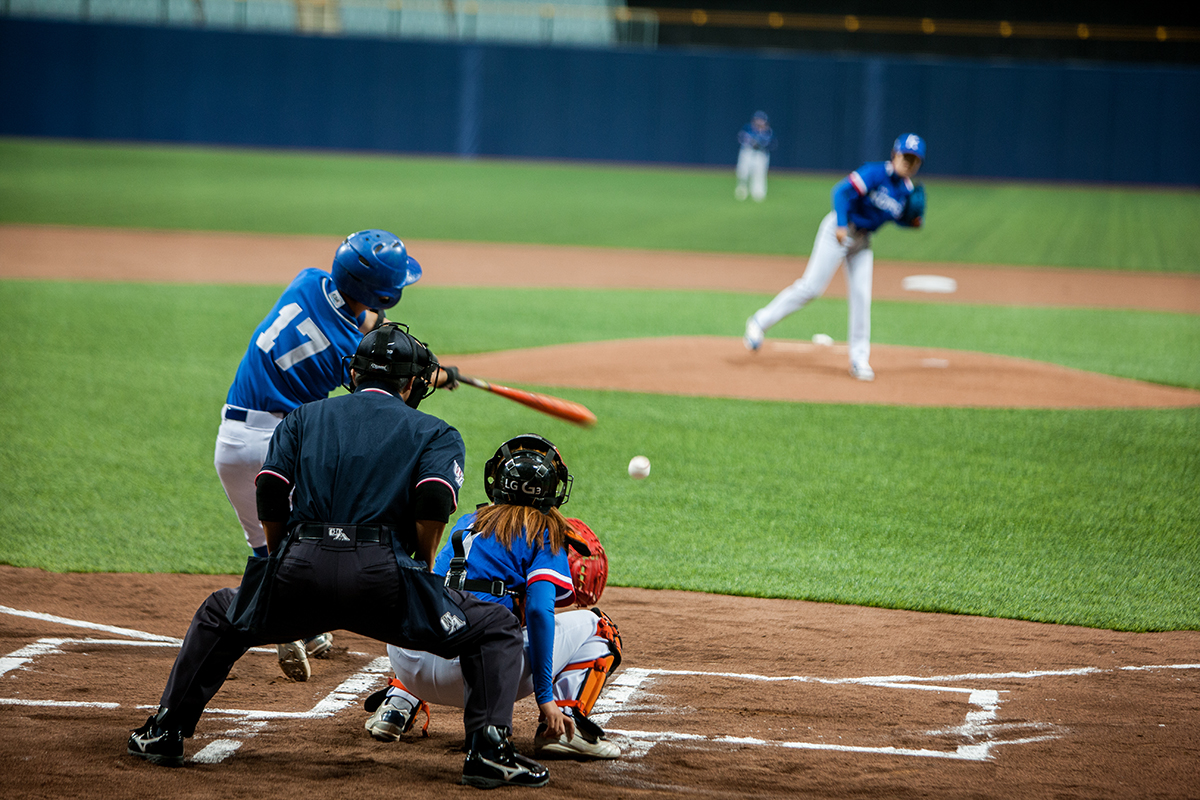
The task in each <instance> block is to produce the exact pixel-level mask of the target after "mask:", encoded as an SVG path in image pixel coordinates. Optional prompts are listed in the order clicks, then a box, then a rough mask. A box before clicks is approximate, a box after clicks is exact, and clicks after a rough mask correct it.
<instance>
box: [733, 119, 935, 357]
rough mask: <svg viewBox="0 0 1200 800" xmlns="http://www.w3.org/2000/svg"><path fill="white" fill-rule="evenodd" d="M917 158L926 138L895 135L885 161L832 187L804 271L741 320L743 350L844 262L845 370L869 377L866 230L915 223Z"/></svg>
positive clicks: (757, 343)
mask: <svg viewBox="0 0 1200 800" xmlns="http://www.w3.org/2000/svg"><path fill="white" fill-rule="evenodd" d="M924 161H925V141H924V140H923V139H922V138H921V137H920V136H917V135H916V134H915V133H905V134H901V136H900V138H898V139H896V142H895V144H893V145H892V155H891V159H890V160H888V161H872V162H869V163H867V164H863V165H862V166H861V167H859V168H858V169H856V170H855V171H854V172H851V173H850V174H849V175H847V176H846V177H845V178H843V179H842V180H841V181H839V182H838V183H837V184H836V185H835V186H834V187H833V210H832V211H830V212H829V213H828V214H826V215H825V218H824V219H823V220H821V226H820V227H819V228H818V229H817V238H816V241H815V242H813V248H812V254H811V255H810V256H809V257H808V266H807V267H806V268H805V270H804V275H802V276H801V277H800V280H798V281H796V282H795V283H793V284H792V285H791V286H789V287H787V288H786V289H784V290H783V291H782V292H780V293H779V294H778V295H776V297H775V299H774V300H772V301H771V302H770V303H768V304H767V305H766V306H765V307H763V308H760V309H759V310H758V311H756V312H754V314H753V315H752V316H751V317H750V319H748V320H746V331H745V334H744V336H743V342H744V343H745V345H746V349H748V350H751V351H756V350H758V349H759V348H760V347H762V343H763V338H764V337H765V335H766V331H768V330H770V328H771V326H773V325H774V324H775V323H777V322H779V321H780V320H781V319H783V318H784V317H786V316H787V315H788V314H791V313H792V312H794V311H799V310H800V309H801V308H804V306H805V305H807V304H808V302H809V301H810V300H812V299H814V298H816V297H820V296H821V294H822V293H823V292H824V291H825V287H827V286H828V285H829V281H830V279H831V278H832V277H833V273H834V272H836V271H837V268H838V265H839V264H841V263H843V262H845V264H846V290H847V294H848V296H849V305H850V323H849V327H850V374H851V375H852V376H854V377H855V378H858V379H859V380H860V381H872V380H875V372H874V371H873V370H872V369H871V277H872V273H873V272H874V268H875V254H874V253H873V252H872V251H871V234H872V233H873V232H874V231H876V230H878V229H879V227H880V226H881V225H883V224H884V223H886V222H895V223H896V224H897V225H903V226H905V227H910V228H919V227H921V220H922V217H923V215H924V214H925V189H924V188H923V187H922V186H920V185H919V184H914V183H913V181H912V179H913V176H915V175H916V174H917V171H918V170H919V169H921V164H922V163H924Z"/></svg>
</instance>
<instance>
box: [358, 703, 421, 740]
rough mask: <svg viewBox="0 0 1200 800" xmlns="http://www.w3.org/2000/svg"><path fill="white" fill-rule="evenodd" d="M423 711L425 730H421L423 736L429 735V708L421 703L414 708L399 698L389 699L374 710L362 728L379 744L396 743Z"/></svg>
mask: <svg viewBox="0 0 1200 800" xmlns="http://www.w3.org/2000/svg"><path fill="white" fill-rule="evenodd" d="M422 709H423V710H424V711H425V717H426V721H425V728H424V729H422V732H423V733H424V735H426V736H428V735H429V730H428V728H429V719H428V718H429V706H428V705H426V704H425V703H423V702H422V703H421V704H420V705H418V706H414V705H413V704H412V703H410V702H408V701H407V700H404V699H402V698H399V697H389V698H387V699H386V700H384V701H383V703H382V704H381V705H380V706H379V708H377V709H375V713H374V714H372V715H371V716H370V717H368V718H367V721H366V722H365V723H363V727H364V728H366V729H367V733H369V734H371V738H372V739H375V740H377V741H380V742H398V741H400V737H401V736H403V735H404V734H406V733H408V732H409V731H411V730H412V727H413V725H414V724H415V723H416V721H417V713H418V712H419V711H421V710H422Z"/></svg>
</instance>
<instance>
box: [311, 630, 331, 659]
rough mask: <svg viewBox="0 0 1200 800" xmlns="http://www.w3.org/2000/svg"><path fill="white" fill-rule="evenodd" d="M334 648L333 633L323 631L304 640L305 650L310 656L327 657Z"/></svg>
mask: <svg viewBox="0 0 1200 800" xmlns="http://www.w3.org/2000/svg"><path fill="white" fill-rule="evenodd" d="M332 649H333V634H332V633H321V634H317V635H316V636H314V637H312V638H311V639H305V640H304V652H305V653H307V654H308V657H309V658H325V657H327V656H328V655H329V651H330V650H332Z"/></svg>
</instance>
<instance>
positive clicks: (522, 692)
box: [365, 434, 621, 759]
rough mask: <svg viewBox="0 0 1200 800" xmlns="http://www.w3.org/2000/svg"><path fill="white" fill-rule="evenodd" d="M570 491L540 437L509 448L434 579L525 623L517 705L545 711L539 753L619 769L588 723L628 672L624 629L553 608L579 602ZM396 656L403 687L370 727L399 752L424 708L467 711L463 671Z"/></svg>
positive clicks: (596, 614) (424, 656)
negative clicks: (610, 685) (525, 701)
mask: <svg viewBox="0 0 1200 800" xmlns="http://www.w3.org/2000/svg"><path fill="white" fill-rule="evenodd" d="M571 485H572V477H571V475H570V473H569V472H568V471H567V468H566V465H565V464H564V463H563V461H562V457H561V455H560V454H559V452H558V449H557V448H556V447H555V446H554V445H553V444H552V443H551V442H549V441H548V440H546V439H544V438H542V437H541V436H536V435H534V434H526V435H524V436H518V437H515V438H513V439H510V440H508V441H507V442H505V443H504V444H502V445H501V446H500V448H499V449H498V450H497V451H496V454H495V455H494V456H493V457H492V458H491V460H489V461H488V462H487V465H486V466H485V468H484V487H485V489H486V491H487V495H488V499H489V500H491V501H492V503H491V504H489V505H487V506H483V507H481V508H480V509H478V510H477V511H476V512H475V513H473V514H467V515H465V516H463V517H462V518H461V519H459V521H458V522H457V523H456V524H455V526H454V529H453V531H452V532H451V534H450V542H449V544H447V546H446V547H444V548H443V549H442V552H441V553H440V554H439V555H438V557H437V561H436V563H435V564H434V572H436V573H438V574H439V575H446V576H447V577H446V584H447V585H448V586H450V587H452V588H458V587H459V585H460V584H461V588H465V589H467V590H469V591H471V592H473V593H474V594H475V595H476V596H478V597H479V598H480V599H481V600H487V601H490V602H495V603H500V604H502V605H504V606H505V607H506V608H508V609H510V610H512V611H513V612H514V613H516V614H517V615H518V617H519V618H521V617H523V622H524V634H525V663H524V669H523V671H522V675H521V684H520V689H519V691H518V697H519V698H520V697H526V696H528V695H531V694H532V695H534V696H535V698H536V699H537V704H538V708H539V710H540V712H541V722H540V723H539V726H538V730H537V733H536V735H535V737H534V743H535V746H536V747H537V748H538V749H539V750H540V751H544V752H548V753H559V754H565V755H570V756H574V757H584V758H601V759H609V758H617V757H618V756H619V755H620V753H621V751H620V749H619V748H618V747H617V746H616V745H615V744H613V743H612V742H610V741H609V740H608V739H606V738H605V736H604V731H603V730H601V729H600V727H599V726H597V725H596V724H595V723H593V722H592V721H591V720H590V719H588V717H587V714H588V713H589V712H590V711H591V709H592V706H593V705H594V704H595V702H596V700H597V698H598V697H599V695H600V690H601V689H602V688H603V686H604V681H605V680H606V678H607V676H608V674H609V672H610V671H611V670H612V669H614V668H615V667H616V665H617V664H619V663H620V658H621V638H620V634H619V632H618V631H617V626H616V624H615V623H613V621H612V620H611V619H609V617H608V616H607V615H606V614H604V613H603V612H601V611H600V610H599V609H592V610H590V611H588V610H575V611H567V612H563V613H559V614H557V615H556V614H555V613H554V609H555V607H556V606H559V607H562V606H570V605H571V604H572V602H573V601H574V600H575V599H576V596H575V591H574V576H573V575H572V569H571V565H570V564H569V563H568V557H567V546H568V541H567V540H568V538H569V537H572V536H574V533H573V531H572V528H571V526H570V523H569V522H568V521H567V520H566V519H565V518H564V517H563V516H562V514H561V513H560V512H559V510H558V509H559V507H560V506H561V505H562V504H563V503H565V502H566V501H567V498H568V497H569V495H570V490H571ZM581 527H585V528H586V526H581ZM589 533H590V531H589ZM601 589H602V587H601ZM586 593H592V594H596V593H597V592H596V589H595V588H594V587H589V588H587V589H585V590H584V591H583V592H581V594H586ZM388 656H389V657H390V659H391V663H392V669H393V670H394V671H395V673H396V678H395V680H393V681H392V682H391V686H390V688H389V689H388V690H387V698H386V700H384V701H383V703H382V704H381V705H380V706H379V707H378V708H377V709H376V710H375V713H374V714H372V716H371V717H370V718H369V719H368V720H367V722H366V725H365V727H366V729H367V730H368V731H369V732H370V734H371V735H372V736H373V737H374V738H376V739H379V740H380V741H389V742H392V741H396V740H398V739H399V738H400V736H401V734H403V733H404V732H405V731H408V730H409V729H411V728H412V725H413V723H414V721H415V719H416V717H417V713H418V712H419V711H421V710H424V711H425V713H426V716H427V720H426V725H428V713H429V712H428V706H427V705H426V703H427V702H433V703H436V704H439V705H448V706H457V707H460V708H461V707H462V705H463V697H464V696H463V672H462V667H461V665H460V663H459V660H458V659H446V658H439V657H438V656H435V655H432V654H430V653H425V652H419V651H416V650H410V649H405V648H401V647H395V646H389V647H388Z"/></svg>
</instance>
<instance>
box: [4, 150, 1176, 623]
mask: <svg viewBox="0 0 1200 800" xmlns="http://www.w3.org/2000/svg"><path fill="white" fill-rule="evenodd" d="M380 173H383V174H384V177H388V178H389V180H378V181H377V182H375V181H373V180H371V179H372V178H376V177H378V176H379V175H380ZM831 180H832V179H831V178H830V177H829V176H792V175H788V176H779V177H774V176H773V177H772V183H771V196H770V198H769V199H768V202H767V203H765V204H763V205H762V206H754V205H752V204H751V205H745V204H742V205H739V204H736V203H734V201H733V199H732V179H731V175H728V174H725V173H723V172H722V173H718V172H716V171H705V170H667V169H649V168H625V167H615V166H614V167H604V166H596V165H567V164H515V163H497V162H456V161H441V160H434V159H399V158H383V157H355V156H349V155H338V156H316V155H306V154H295V153H250V152H245V151H221V150H215V149H214V150H197V149H187V148H165V147H155V148H135V147H116V146H109V145H82V144H77V143H52V142H31V141H25V140H2V139H0V222H38V223H59V224H88V225H118V226H120V225H124V226H136V227H146V228H153V227H166V228H201V229H204V228H212V229H228V230H259V231H277V232H296V233H325V234H339V233H345V232H347V231H349V230H353V229H355V228H360V227H366V226H367V225H381V226H390V227H393V228H395V229H396V230H397V231H399V232H402V233H403V234H404V235H406V236H412V237H414V238H443V239H467V238H472V239H482V240H487V239H492V240H502V241H532V242H556V241H558V242H563V243H572V244H588V245H614V246H618V245H619V246H630V247H664V248H681V249H693V250H723V251H728V252H739V251H744V252H784V253H803V252H806V251H807V247H808V244H809V243H810V241H811V235H812V231H813V230H815V224H816V220H817V219H818V218H819V216H820V215H821V213H822V212H821V209H822V208H823V204H824V203H825V202H826V198H827V195H828V188H829V185H830V183H831ZM356 184H357V185H358V187H359V188H358V191H356V190H355V185H356ZM368 184H369V185H368ZM659 184H666V187H667V188H662V187H661V186H659ZM929 185H930V186H931V187H932V188H933V189H936V193H934V194H933V196H934V197H937V198H941V199H939V200H932V201H931V204H932V203H933V202H937V203H939V208H944V209H945V210H944V211H939V214H944V215H945V216H943V217H941V218H940V219H938V218H931V221H930V226H929V228H928V229H927V230H925V231H922V232H919V233H913V234H911V235H910V233H909V232H900V231H890V232H887V233H885V234H884V235H881V236H880V237H879V239H878V247H877V250H878V252H879V253H880V255H881V256H884V257H896V258H923V259H924V258H928V259H932V260H966V261H978V262H985V263H1048V264H1054V265H1066V266H1087V267H1104V268H1121V269H1146V270H1153V271H1177V272H1194V271H1196V267H1197V263H1200V258H1197V252H1196V248H1197V245H1196V243H1195V242H1194V241H1192V240H1191V239H1192V238H1193V237H1190V236H1189V235H1188V232H1189V231H1190V230H1195V229H1196V222H1197V219H1198V212H1197V209H1198V208H1200V205H1198V204H1197V193H1187V192H1165V191H1164V192H1156V191H1148V190H1137V191H1126V192H1120V191H1118V190H1116V189H1108V188H1106V189H1085V188H1069V187H1045V186H1034V187H1022V186H1015V185H999V184H984V185H975V184H969V183H966V182H950V181H947V182H937V181H933V180H931V181H930V182H929ZM655 187H658V188H655ZM710 190H711V191H710ZM222 192H224V193H225V194H222ZM931 193H932V192H931ZM709 194H711V197H710V196H709ZM631 195H637V196H631ZM1124 199H1128V202H1127V203H1118V202H1117V201H1118V200H1124ZM990 204H1010V205H1014V206H1015V209H1014V210H1013V212H1012V214H1013V216H1016V217H1018V218H1021V219H1025V220H1028V221H1030V222H1031V224H1035V226H1036V231H1035V232H1034V233H1027V235H1025V236H1019V235H1015V234H1014V235H1011V236H1009V235H1007V234H1006V235H1000V234H995V235H992V236H983V237H982V238H981V239H979V240H978V241H974V240H973V241H972V242H970V244H969V245H959V244H955V243H954V242H953V237H950V236H949V234H947V233H944V231H945V230H946V229H947V228H950V229H953V230H957V231H959V232H960V234H961V231H964V230H969V229H972V226H980V230H983V228H986V225H984V224H983V222H982V221H981V220H975V221H972V217H973V214H974V213H975V212H976V211H977V210H978V209H979V208H980V207H981V206H982V207H987V206H989V205H990ZM679 206H681V207H682V208H681V207H679ZM1084 207H1086V208H1087V209H1089V212H1088V213H1082V212H1081V211H1080V209H1081V208H1084ZM380 209H384V210H383V211H380ZM1031 209H1033V210H1031ZM1068 209H1069V210H1068ZM1054 213H1058V214H1059V216H1057V217H1055V216H1053V214H1054ZM1039 215H1040V216H1039ZM363 217H371V218H370V219H363ZM1039 219H1040V220H1041V222H1038V220H1039ZM1006 220H1007V217H1006ZM1139 220H1140V222H1139ZM935 221H936V224H935ZM1147 221H1151V222H1152V223H1153V224H1149V229H1148V230H1147V229H1146V228H1147ZM768 222H769V223H770V224H767V223H768ZM1060 223H1061V224H1060ZM747 225H748V226H749V227H750V229H751V230H753V231H758V232H764V233H765V232H769V233H770V237H769V238H765V239H755V244H754V245H753V246H751V245H750V244H749V243H748V240H747V238H746V237H747V236H748V234H747V232H746V230H745V229H746V227H747ZM993 227H995V226H993ZM1001 227H1004V226H1001ZM777 228H778V229H780V230H777ZM1043 230H1045V231H1046V233H1045V234H1044V235H1043V234H1042V233H1041V232H1042V231H1043ZM1111 230H1117V231H1131V232H1133V231H1136V236H1145V237H1146V239H1147V241H1150V240H1153V241H1154V242H1155V243H1156V244H1155V247H1154V248H1153V249H1152V250H1149V251H1147V250H1138V251H1137V255H1134V252H1133V248H1130V249H1124V248H1125V247H1126V245H1127V244H1128V243H1127V242H1126V243H1124V244H1122V245H1120V246H1117V247H1116V249H1115V250H1113V249H1111V248H1110V247H1109V246H1108V245H1106V244H1105V242H1107V241H1109V238H1107V237H1109V236H1110V235H1111V236H1116V238H1117V239H1120V238H1121V237H1120V236H1117V235H1116V234H1110V233H1106V231H1111ZM1051 233H1053V234H1054V235H1051ZM960 234H956V235H960ZM1064 237H1065V238H1064ZM751 238H753V237H751ZM918 242H919V243H920V244H919V245H917V244H915V243H918ZM1069 242H1074V243H1075V244H1074V245H1072V246H1068V243H1069ZM911 246H920V247H921V248H924V250H923V251H922V252H920V253H919V254H915V255H914V254H911V253H905V252H903V247H911ZM959 247H962V248H963V250H961V251H960V250H958V249H957V248H959ZM1023 259H1030V260H1023ZM319 266H323V265H319ZM427 268H432V265H427ZM280 288H281V287H278V286H264V287H257V286H254V287H244V286H243V287H226V286H177V285H171V286H165V285H145V284H124V283H92V284H82V283H69V282H57V281H16V280H7V281H0V308H2V309H3V311H4V313H3V314H0V344H2V345H3V348H4V357H3V359H2V360H0V469H2V470H3V474H4V480H3V481H0V562H3V563H8V564H14V565H18V566H34V567H41V568H45V569H51V570H79V571H93V570H103V571H109V570H112V571H187V572H215V573H230V572H237V571H240V569H241V566H242V564H243V563H244V557H245V553H246V551H245V546H244V544H243V543H242V540H241V533H240V529H239V528H238V527H237V524H236V520H235V518H234V516H233V514H232V511H231V510H230V509H229V507H228V505H227V503H226V501H225V498H224V496H223V494H222V493H221V489H220V484H219V483H218V481H217V478H216V475H215V472H214V471H213V468H212V463H211V461H212V447H213V440H214V437H215V433H216V427H217V412H218V410H219V408H220V404H221V402H222V401H223V399H224V394H225V391H226V389H227V387H228V383H229V380H230V379H231V377H232V374H233V370H234V368H235V366H236V364H237V361H238V359H239V358H240V356H241V353H242V351H243V350H244V348H245V346H246V342H247V339H248V336H249V332H250V330H251V329H252V328H253V327H254V325H256V324H257V322H258V321H259V319H260V318H261V317H262V315H263V313H264V312H265V310H266V309H267V308H268V307H269V305H270V304H271V303H272V302H273V301H274V299H275V297H276V296H277V295H278V292H279V290H280ZM765 299H766V298H765V297H762V296H758V295H750V294H735V293H719V292H634V291H612V292H572V291H550V290H539V291H517V290H511V291H495V290H490V291H483V290H472V289H448V288H441V289H438V288H422V287H421V285H420V284H418V285H417V286H415V287H413V288H412V289H410V290H409V291H407V292H406V293H405V299H404V302H403V304H402V306H401V308H402V309H403V311H404V315H403V318H405V319H407V320H408V321H410V322H411V323H412V325H413V328H414V330H415V331H419V332H420V334H421V335H422V336H423V337H424V338H426V339H427V340H429V341H430V342H431V343H433V344H434V346H435V349H436V350H438V351H439V352H443V353H452V352H459V353H465V352H478V351H485V350H494V349H506V348H512V347H528V346H534V345H540V344H551V343H556V342H565V341H589V340H596V339H607V338H624V337H628V336H659V335H663V336H665V335H677V334H688V335H691V334H721V335H733V334H736V333H737V332H738V331H740V327H741V324H742V322H743V321H744V320H745V317H746V315H747V313H748V311H749V310H752V309H753V308H755V307H756V306H757V305H758V304H760V303H761V301H763V300H765ZM450 308H453V309H455V313H454V314H447V313H446V310H447V309H450ZM512 308H528V309H536V312H537V313H530V314H521V315H519V316H517V317H514V316H513V315H512V314H511V313H509V310H510V309H512ZM874 317H875V326H874V327H875V329H876V331H877V332H878V335H877V337H876V341H877V342H881V343H893V344H906V345H916V346H937V347H952V348H962V349H972V350H980V351H983V352H992V353H1000V354H1006V355H1016V356H1023V357H1028V358H1037V359H1041V360H1046V361H1051V362H1055V363H1060V364H1065V365H1068V366H1073V367H1079V368H1083V369H1091V370H1096V371H1100V372H1106V373H1109V374H1114V375H1122V376H1126V377H1135V378H1140V379H1144V380H1153V381H1157V382H1161V383H1167V384H1173V385H1180V386H1189V387H1193V388H1200V358H1197V356H1198V355H1200V322H1198V320H1197V318H1196V317H1195V316H1192V315H1183V314H1166V313H1151V312H1133V311H1100V310H1092V309H1032V308H989V307H978V306H977V307H955V306H944V305H935V304H917V303H886V302H880V301H877V302H876V304H875V315H874ZM844 324H845V304H844V303H843V302H841V301H837V300H832V299H823V300H819V301H817V302H815V303H814V304H813V305H812V306H811V307H810V308H808V309H806V310H805V311H804V312H803V313H802V314H800V315H796V316H794V317H792V318H790V319H789V320H787V321H786V322H785V323H783V325H781V326H780V328H779V335H781V336H795V337H797V338H799V337H802V336H806V335H810V334H811V332H812V331H813V330H821V329H827V330H839V329H841V328H842V327H843V326H844ZM731 330H732V332H733V334H731ZM881 337H882V338H881ZM558 393H564V394H568V395H569V396H570V397H572V398H575V399H578V400H580V401H581V402H584V403H585V404H587V405H588V406H589V407H590V408H592V409H593V410H594V411H596V413H597V415H598V416H599V418H600V424H598V425H597V427H596V428H594V429H591V430H583V429H579V428H574V427H571V426H568V425H566V424H564V423H560V422H557V421H554V420H551V419H549V418H546V417H543V416H540V415H537V414H535V413H533V412H531V411H528V410H527V409H524V408H523V407H521V406H517V405H515V404H511V403H504V402H500V401H497V400H496V399H494V398H492V397H489V396H488V395H486V394H484V393H482V392H474V391H469V390H463V391H459V392H455V393H453V394H438V395H435V396H434V397H433V398H431V399H430V400H429V401H427V403H426V404H425V405H423V406H422V408H423V409H424V410H429V411H431V412H433V413H437V414H439V415H441V416H444V417H445V418H447V419H448V420H450V421H451V422H452V423H453V424H454V425H456V426H457V427H458V428H459V429H460V430H461V431H462V432H463V435H464V438H465V439H466V442H467V447H468V462H469V463H468V473H467V486H466V488H465V489H464V494H463V497H462V503H461V508H463V509H469V508H472V507H473V506H474V504H475V503H476V502H480V501H481V500H482V499H483V492H482V486H481V479H480V474H479V469H480V467H481V465H482V461H483V460H484V459H485V458H486V457H487V456H488V455H490V453H491V451H492V450H493V449H494V448H495V446H496V445H497V444H498V443H499V442H500V441H501V440H503V439H504V438H506V437H507V436H509V435H512V434H514V433H519V432H523V431H525V430H529V429H535V430H538V431H540V432H542V433H544V434H545V435H547V436H549V437H550V438H551V439H553V440H555V441H556V442H558V443H559V444H560V445H561V446H562V448H563V450H564V454H565V455H566V456H567V459H568V462H569V464H570V466H571V469H572V471H573V472H574V474H575V475H576V487H575V492H574V494H573V495H572V500H571V503H570V504H569V505H568V506H567V507H566V510H567V511H569V512H571V513H572V514H573V515H575V516H580V517H582V518H584V519H587V520H588V521H589V523H590V524H592V526H593V527H594V528H595V529H596V530H597V531H598V532H599V533H600V535H601V536H602V537H603V538H604V540H605V543H606V546H607V547H608V550H609V553H610V556H611V558H612V572H611V579H612V582H613V583H615V584H619V585H635V586H646V587H670V588H682V589H690V590H701V591H715V592H722V593H731V594H745V595H752V596H771V597H792V598H804V599H813V600H821V601H830V602H841V603H858V604H864V605H874V606H884V607H895V608H910V609H918V610H928V611H945V612H953V613H970V614H984V615H990V616H1001V617H1013V618H1021V619H1033V620H1042V621H1047V622H1066V623H1073V624H1082V625H1092V626H1100V627H1110V628H1118V629H1128V630H1165V629H1200V604H1198V603H1197V600H1196V591H1195V589H1196V587H1197V586H1200V488H1198V487H1200V409H1185V410H1174V411H1155V410H1150V411H1145V410H1138V411H1134V410H1128V411H1011V410H969V409H929V408H903V407H872V406H845V405H822V404H803V403H776V402H744V401H732V400H719V399H704V398H682V397H670V396H658V395H641V394H633V393H622V392H596V391H571V392H569V393H568V392H562V391H561V390H560V391H559V392H558ZM636 452H644V453H645V454H646V455H648V456H650V458H651V460H652V461H653V463H654V472H653V474H652V476H651V478H650V479H649V480H646V481H642V482H633V481H630V480H629V479H628V478H627V477H626V476H625V464H626V462H627V461H628V460H629V457H630V455H632V454H633V453H636Z"/></svg>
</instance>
